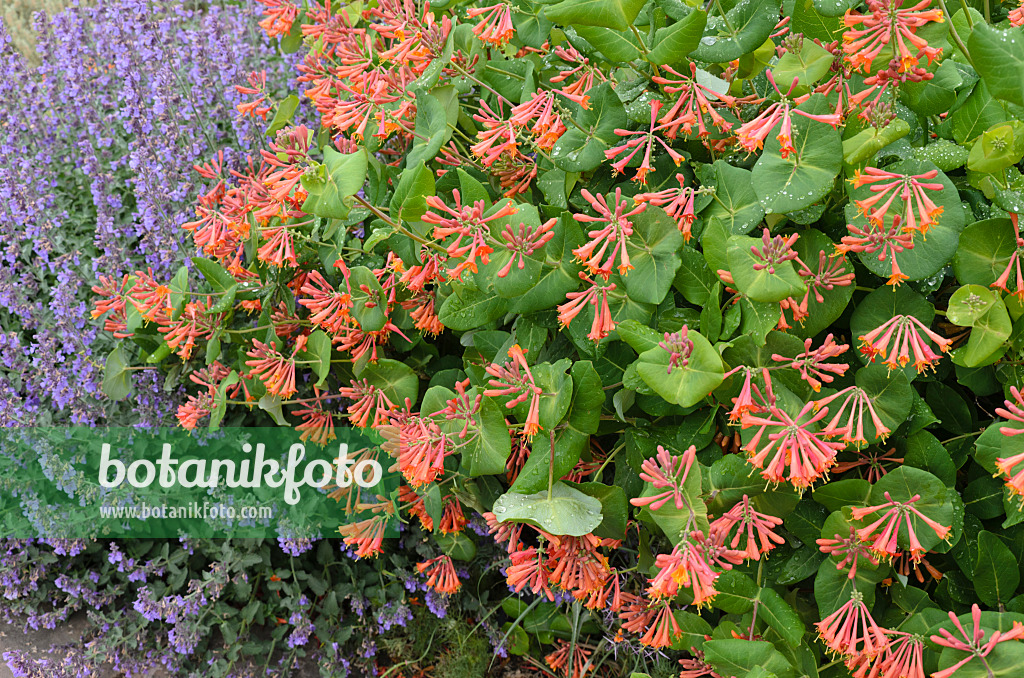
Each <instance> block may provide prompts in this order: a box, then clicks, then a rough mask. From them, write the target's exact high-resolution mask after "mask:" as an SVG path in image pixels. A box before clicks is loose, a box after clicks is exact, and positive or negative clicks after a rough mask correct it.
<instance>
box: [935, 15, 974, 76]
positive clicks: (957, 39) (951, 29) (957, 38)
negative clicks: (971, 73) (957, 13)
mask: <svg viewBox="0 0 1024 678" xmlns="http://www.w3.org/2000/svg"><path fill="white" fill-rule="evenodd" d="M939 7H940V8H941V9H942V14H943V16H947V17H949V33H950V35H952V36H953V42H955V43H956V46H957V47H958V48H959V49H960V51H961V52H963V53H964V58H965V59H967V63H969V64H970V65H971V66H972V67H973V66H974V60H973V59H971V53H970V52H968V51H967V45H965V44H964V41H963V40H961V39H960V34H959V33H957V31H956V26H954V25H953V19H952V15H951V14H950V13H949V9H948V8H947V7H946V0H939Z"/></svg>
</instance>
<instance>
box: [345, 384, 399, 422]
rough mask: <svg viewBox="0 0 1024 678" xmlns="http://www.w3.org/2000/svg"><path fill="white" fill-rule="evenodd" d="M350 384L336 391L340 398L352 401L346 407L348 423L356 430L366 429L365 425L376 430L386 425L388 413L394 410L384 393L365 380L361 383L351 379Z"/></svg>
mask: <svg viewBox="0 0 1024 678" xmlns="http://www.w3.org/2000/svg"><path fill="white" fill-rule="evenodd" d="M351 383H352V386H344V387H342V388H341V389H340V390H339V391H338V394H339V395H340V396H342V397H343V398H348V399H349V400H352V401H353V403H352V404H351V405H349V406H348V420H349V422H351V424H352V425H353V426H356V427H358V428H366V426H367V424H369V425H370V427H372V428H377V427H379V426H380V425H381V424H384V423H386V422H387V421H388V413H389V412H391V410H392V409H394V407H395V405H394V403H392V402H391V401H390V400H388V397H387V395H386V394H385V393H384V391H382V390H381V389H379V388H377V387H376V386H374V385H373V384H371V383H370V382H369V381H367V380H366V379H363V380H362V381H356V380H355V379H353V380H352V381H351ZM371 416H372V421H371Z"/></svg>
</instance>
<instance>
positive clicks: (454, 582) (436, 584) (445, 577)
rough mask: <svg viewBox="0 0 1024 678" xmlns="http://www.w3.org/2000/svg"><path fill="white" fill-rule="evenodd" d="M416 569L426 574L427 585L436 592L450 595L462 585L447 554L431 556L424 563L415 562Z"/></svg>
mask: <svg viewBox="0 0 1024 678" xmlns="http://www.w3.org/2000/svg"><path fill="white" fill-rule="evenodd" d="M416 571H417V572H419V573H420V574H423V575H426V577H427V586H429V587H430V588H432V589H434V590H435V591H437V592H438V593H443V594H445V595H448V596H450V595H451V594H453V593H455V592H457V591H458V590H459V588H460V587H461V586H462V582H461V581H459V575H458V574H456V572H455V564H454V563H453V562H452V557H451V556H448V555H443V556H438V557H437V558H431V559H430V560H428V561H426V562H425V563H417V564H416Z"/></svg>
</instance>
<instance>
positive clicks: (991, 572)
mask: <svg viewBox="0 0 1024 678" xmlns="http://www.w3.org/2000/svg"><path fill="white" fill-rule="evenodd" d="M973 583H974V590H975V592H977V594H978V598H980V599H981V602H983V603H985V604H986V605H988V606H989V607H997V606H999V607H1002V606H1003V605H1005V604H1006V603H1008V602H1010V599H1011V598H1013V594H1014V592H1015V591H1016V590H1017V587H1018V586H1019V585H1020V565H1019V564H1018V563H1017V559H1016V558H1015V557H1014V555H1013V552H1011V551H1010V549H1009V548H1007V546H1006V544H1004V543H1003V540H1002V539H1000V538H999V537H997V536H996V535H994V534H992V533H991V532H988V531H984V530H983V531H982V532H981V533H980V534H979V535H978V560H977V564H976V565H975V567H974V579H973Z"/></svg>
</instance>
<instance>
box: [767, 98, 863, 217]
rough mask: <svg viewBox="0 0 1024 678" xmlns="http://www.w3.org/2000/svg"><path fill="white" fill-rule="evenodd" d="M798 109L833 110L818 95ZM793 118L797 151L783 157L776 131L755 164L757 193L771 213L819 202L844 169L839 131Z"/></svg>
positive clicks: (794, 114)
mask: <svg viewBox="0 0 1024 678" xmlns="http://www.w3.org/2000/svg"><path fill="white" fill-rule="evenodd" d="M797 108H798V110H801V111H806V112H807V113H812V114H814V115H824V114H828V113H831V112H832V108H833V107H832V106H830V105H829V103H828V101H827V100H826V99H825V97H823V96H822V95H820V94H814V95H812V96H811V98H810V99H808V100H807V101H805V102H804V103H802V104H800V105H799V106H798V107H797ZM790 119H791V120H792V125H793V133H792V136H793V147H794V148H795V149H796V152H795V153H790V154H789V156H788V157H786V158H783V157H782V154H781V153H780V148H781V145H780V144H779V140H778V139H777V138H776V133H774V132H773V133H772V134H769V135H768V138H767V139H766V140H765V142H764V153H762V154H761V157H760V158H759V159H758V161H757V164H756V165H754V170H753V171H754V176H753V181H754V190H755V191H756V192H757V197H758V199H759V200H760V201H761V205H762V206H763V207H764V211H765V212H767V213H769V214H771V213H776V214H785V213H786V212H795V211H797V210H800V209H803V208H805V207H809V206H811V205H813V204H814V203H816V202H818V201H819V200H821V199H822V198H824V197H825V196H826V195H827V194H828V192H829V191H831V190H832V186H833V184H835V180H836V177H837V176H839V171H840V170H841V169H842V166H843V142H842V138H841V136H840V134H839V131H838V130H836V129H833V128H832V127H831V126H830V125H828V124H826V123H823V122H818V121H816V120H811V119H809V118H805V117H804V116H802V115H798V114H796V113H791V117H790Z"/></svg>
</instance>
